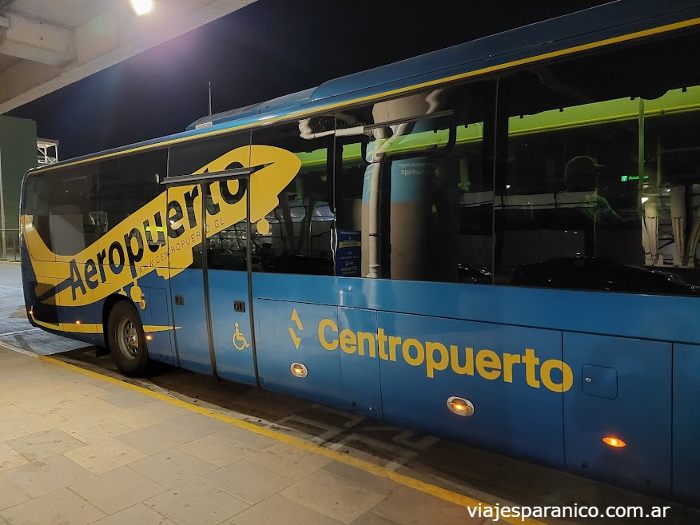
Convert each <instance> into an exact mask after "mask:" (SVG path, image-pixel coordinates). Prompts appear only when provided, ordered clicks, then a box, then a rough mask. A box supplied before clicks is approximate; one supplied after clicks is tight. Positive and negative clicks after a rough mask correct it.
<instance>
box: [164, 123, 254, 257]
mask: <svg viewBox="0 0 700 525" xmlns="http://www.w3.org/2000/svg"><path fill="white" fill-rule="evenodd" d="M249 145H250V133H249V132H244V133H238V134H233V135H224V136H222V137H215V138H211V139H202V140H195V141H192V142H186V143H184V144H180V145H177V146H173V147H172V148H170V157H169V167H168V175H169V176H170V177H176V176H181V175H189V174H192V173H195V172H198V171H200V170H202V169H206V168H205V167H206V166H207V165H208V164H209V163H210V162H212V161H214V160H216V159H218V158H220V157H222V156H223V155H226V154H227V153H230V152H232V151H234V150H236V149H239V148H246V147H248V146H249ZM244 156H246V157H247V154H245V155H244ZM239 167H241V164H240V163H238V162H234V163H231V164H229V165H227V166H226V169H233V168H239ZM214 184H215V185H216V186H217V187H218V186H219V185H220V182H216V183H214ZM192 188H193V187H179V188H173V189H171V190H170V191H191V190H192ZM211 191H212V185H211V184H210V186H209V192H208V198H207V209H214V206H215V205H214V200H213V197H212V195H211ZM214 191H218V189H217V188H214ZM196 207H197V205H196V203H195V205H194V206H192V207H188V208H187V210H186V212H187V214H188V216H189V220H190V223H191V224H200V220H199V217H192V215H193V214H195V213H197V212H196V211H195V208H196ZM200 209H201V208H200ZM216 230H217V231H216V233H213V232H210V233H209V234H208V235H207V267H208V268H211V269H216V270H243V271H244V270H245V269H246V241H245V232H246V223H245V221H240V222H238V223H235V224H230V225H226V227H224V228H223V229H222V228H216ZM201 249H202V248H201V244H199V245H197V246H194V247H193V248H192V250H193V263H192V265H190V268H201V267H202V260H201V258H202V252H201Z"/></svg>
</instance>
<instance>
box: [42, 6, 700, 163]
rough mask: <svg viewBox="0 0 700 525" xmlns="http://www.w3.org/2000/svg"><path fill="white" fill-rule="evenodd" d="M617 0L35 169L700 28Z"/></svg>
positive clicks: (690, 9)
mask: <svg viewBox="0 0 700 525" xmlns="http://www.w3.org/2000/svg"><path fill="white" fill-rule="evenodd" d="M663 4H664V2H659V1H658V0H617V1H613V2H610V3H607V4H603V5H600V6H596V7H591V8H589V9H585V10H583V11H578V12H575V13H571V14H568V15H562V16H559V17H556V18H552V19H549V20H545V21H542V22H537V23H534V24H530V25H527V26H523V27H519V28H516V29H511V30H508V31H505V32H502V33H498V34H495V35H491V36H487V37H483V38H479V39H477V40H473V41H471V42H467V43H463V44H458V45H455V46H452V47H448V48H445V49H441V50H438V51H433V52H430V53H426V54H423V55H419V56H417V57H413V58H409V59H406V60H402V61H399V62H395V63H392V64H388V65H385V66H381V67H376V68H374V69H368V70H366V71H362V72H359V73H355V74H351V75H347V76H344V77H340V78H336V79H334V80H329V81H327V82H324V83H323V84H321V85H320V86H318V87H315V88H310V89H306V90H303V91H299V92H297V93H292V94H289V95H284V96H281V97H278V98H275V99H272V100H268V101H266V102H261V103H258V104H252V105H249V106H245V107H242V108H238V109H234V110H230V111H226V112H223V113H218V114H215V115H210V116H206V117H203V118H201V119H199V120H197V121H195V122H193V123H192V124H191V125H190V126H188V128H187V130H186V131H184V132H180V133H176V134H173V135H168V136H165V137H159V138H155V139H150V140H146V141H143V142H139V143H135V144H131V145H127V146H122V147H118V148H114V149H110V150H106V151H103V152H99V153H93V154H90V155H86V156H82V157H77V158H74V159H69V160H65V161H62V162H59V163H57V164H53V165H50V166H48V167H47V166H43V167H41V168H36V171H44V170H47V169H52V168H54V167H61V166H66V165H70V164H76V163H83V162H88V161H89V160H92V159H97V158H109V157H113V156H116V155H119V154H125V153H130V152H136V151H143V150H147V149H153V148H156V147H159V146H165V145H169V144H174V143H178V142H184V141H188V140H193V139H196V138H199V137H204V136H212V135H219V134H225V133H228V132H230V131H233V130H235V129H244V128H250V127H254V126H257V125H266V124H270V123H273V122H278V121H281V120H285V119H287V118H294V117H297V116H301V115H304V114H311V113H317V112H322V111H330V110H332V109H334V108H336V107H340V106H344V105H348V104H353V103H361V102H368V101H371V100H377V99H380V98H383V97H387V96H391V95H394V94H398V93H402V92H409V91H413V90H417V89H421V88H427V87H429V86H430V85H434V84H437V83H440V82H444V81H446V80H447V81H449V80H455V81H456V80H459V79H464V78H469V77H476V76H478V75H482V74H487V73H491V72H497V71H502V70H505V69H510V68H514V67H517V66H522V65H525V64H527V63H531V62H536V61H539V60H544V59H549V58H556V57H558V56H563V55H567V54H572V53H576V52H580V51H585V50H588V49H594V48H596V47H603V46H605V45H608V44H613V43H618V42H624V41H626V40H633V39H636V38H641V37H645V36H651V35H653V34H660V33H664V32H668V31H672V30H675V29H681V28H683V27H691V26H695V25H699V24H700V0H676V1H675V2H673V4H671V5H672V7H668V6H664V5H663Z"/></svg>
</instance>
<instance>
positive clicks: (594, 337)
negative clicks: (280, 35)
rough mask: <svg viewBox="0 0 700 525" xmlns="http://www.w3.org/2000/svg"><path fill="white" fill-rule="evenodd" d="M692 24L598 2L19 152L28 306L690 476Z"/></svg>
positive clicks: (190, 355) (678, 478)
mask: <svg viewBox="0 0 700 525" xmlns="http://www.w3.org/2000/svg"><path fill="white" fill-rule="evenodd" d="M699 26H700V2H698V1H695V0H693V1H691V0H676V1H674V2H658V1H646V0H645V1H642V0H635V1H628V0H620V1H616V2H610V3H608V4H604V5H601V6H598V7H595V8H591V9H588V10H584V11H580V12H576V13H573V14H570V15H566V16H562V17H559V18H555V19H551V20H547V21H544V22H541V23H537V24H534V25H530V26H526V27H522V28H518V29H515V30H511V31H507V32H504V33H501V34H496V35H493V36H489V37H486V38H482V39H479V40H476V41H473V42H468V43H465V44H462V45H457V46H454V47H450V48H447V49H443V50H440V51H436V52H432V53H428V54H426V55H422V56H418V57H415V58H412V59H409V60H404V61H402V62H398V63H396V64H392V65H388V66H385V67H379V68H376V69H372V70H368V71H364V72H360V73H357V74H353V75H350V76H347V77H343V78H339V79H336V80H331V81H329V82H326V83H324V84H322V85H320V86H318V87H316V88H313V89H309V90H306V91H302V92H299V93H294V94H291V95H287V96H283V97H280V98H277V99H274V100H270V101H267V102H263V103H260V104H256V105H253V106H249V107H245V108H241V109H237V110H233V111H229V112H226V113H222V114H218V115H213V116H207V117H204V118H202V119H201V120H199V121H197V122H195V123H193V124H192V125H191V126H190V127H189V129H188V130H186V131H185V132H182V133H179V134H175V135H171V136H167V137H164V138H159V139H155V140H150V141H146V142H142V143H138V144H134V145H130V146H126V147H122V148H117V149H114V150H109V151H105V152H101V153H97V154H94V155H88V156H85V157H80V158H76V159H72V160H68V161H65V162H61V163H59V164H56V165H51V166H44V167H41V168H37V169H35V170H32V171H30V172H29V173H28V174H27V175H26V176H25V178H24V181H23V197H22V203H21V218H20V220H21V228H22V271H23V281H24V293H25V298H26V307H27V314H28V316H29V318H30V320H31V322H32V323H33V324H34V325H35V326H38V327H41V328H44V329H46V330H48V331H50V332H54V333H57V334H61V335H65V336H68V337H72V338H75V339H78V340H81V341H85V342H87V343H91V344H93V345H97V346H104V347H107V348H109V350H110V352H111V354H112V356H113V358H114V360H115V361H116V364H117V365H118V367H119V369H120V370H121V371H122V372H123V373H124V374H127V375H138V374H141V373H143V372H144V370H145V367H146V365H147V363H148V361H149V360H155V361H161V362H165V363H170V364H172V365H176V366H181V367H184V368H187V369H190V370H193V371H196V372H200V373H204V374H211V375H214V376H216V377H219V378H222V379H225V380H230V381H236V382H240V383H244V384H249V385H257V386H259V387H261V388H265V389H270V390H274V391H277V392H282V393H287V394H290V395H294V396H300V397H304V398H307V399H311V400H314V401H317V402H320V403H325V404H327V405H331V406H334V407H339V408H341V409H343V410H347V411H351V412H355V413H359V414H362V415H366V416H368V417H371V418H376V419H378V420H383V421H386V422H388V423H392V424H396V425H402V426H406V427H411V428H417V429H421V430H423V431H425V432H429V433H433V434H435V435H439V436H443V437H446V438H449V439H453V440H458V441H462V442H466V443H469V444H472V445H475V446H478V447H482V448H485V449H489V450H492V451H496V452H499V453H502V454H507V455H510V456H514V457H519V458H524V459H527V460H530V461H533V462H538V463H541V464H545V465H549V466H553V467H556V468H560V469H564V470H567V471H571V472H575V473H578V474H581V475H584V476H591V477H595V478H598V479H603V480H606V481H609V482H612V483H615V484H618V485H621V486H625V487H630V488H633V489H636V490H639V491H644V492H650V493H654V494H657V495H661V496H663V497H667V498H674V499H676V500H679V501H685V502H690V503H694V504H700V496H699V495H700V453H699V452H698V450H699V449H698V443H700V415H699V414H700V412H699V411H698V410H697V402H698V400H700V266H699V263H700V261H699V259H698V257H699V252H698V244H699V241H700V67H698V62H697V56H698V55H697V53H698V52H699V51H700V32H699V31H698V27H699ZM693 57H696V58H693Z"/></svg>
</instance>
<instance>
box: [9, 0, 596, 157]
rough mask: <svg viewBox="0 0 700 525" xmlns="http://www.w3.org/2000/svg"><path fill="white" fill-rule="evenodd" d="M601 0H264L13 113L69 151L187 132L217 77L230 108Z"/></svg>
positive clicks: (218, 107) (216, 87)
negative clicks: (36, 126)
mask: <svg viewBox="0 0 700 525" xmlns="http://www.w3.org/2000/svg"><path fill="white" fill-rule="evenodd" d="M157 1H158V0H157ZM601 3H605V2H604V1H591V0H567V1H566V2H562V1H561V0H552V1H535V2H521V3H520V6H518V5H517V4H515V3H513V2H503V1H501V2H498V1H491V2H470V1H457V0H431V1H430V2H402V1H391V2H390V1H381V0H374V1H367V0H296V1H293V2H291V1H289V0H258V1H257V2H255V3H254V4H252V5H250V6H248V7H246V8H244V9H242V10H239V11H237V12H234V13H232V14H231V15H229V16H227V17H224V18H222V19H219V20H217V21H215V22H212V23H210V24H208V25H206V26H203V27H201V28H199V29H197V30H195V31H192V32H190V33H188V34H185V35H183V36H181V37H179V38H176V39H174V40H171V41H169V42H166V43H164V44H162V45H160V46H158V47H156V48H153V49H151V50H149V51H146V52H144V53H142V54H140V55H137V56H135V57H133V58H131V59H129V60H127V61H125V62H122V63H120V64H117V65H115V66H113V67H111V68H109V69H106V70H104V71H101V72H99V73H97V74H95V75H93V76H91V77H89V78H86V79H84V80H82V81H80V82H77V83H75V84H72V85H70V86H68V87H65V88H63V89H62V90H60V91H57V92H54V93H52V94H50V95H47V96H45V97H43V98H41V99H39V100H36V101H34V102H32V103H30V104H27V105H25V106H23V107H21V108H18V109H16V110H14V111H12V112H10V115H14V116H19V117H27V118H31V119H33V120H36V121H37V124H38V130H39V135H40V136H42V137H46V138H53V139H59V140H60V143H61V144H60V152H59V153H60V157H61V159H66V158H70V157H74V156H77V155H82V154H86V153H90V152H94V151H99V150H102V149H106V148H111V147H115V146H120V145H123V144H128V143H132V142H137V141H139V140H143V139H148V138H152V137H157V136H161V135H167V134H169V133H175V132H178V131H183V130H184V129H185V128H186V127H187V125H188V124H190V123H191V122H192V121H194V120H196V119H198V118H199V117H201V116H203V115H205V114H207V112H208V109H207V103H208V102H207V83H208V81H210V80H211V82H212V85H213V106H214V112H219V111H225V110H228V109H232V108H236V107H240V106H244V105H248V104H251V103H255V102H261V101H264V100H268V99H271V98H274V97H277V96H280V95H284V94H286V93H291V92H294V91H298V90H301V89H305V88H308V87H312V86H315V85H318V84H320V83H322V82H324V81H326V80H329V79H332V78H335V77H339V76H342V75H347V74H350V73H354V72H357V71H361V70H363V69H367V68H371V67H375V66H379V65H382V64H387V63H390V62H394V61H396V60H401V59H403V58H408V57H411V56H415V55H419V54H421V53H426V52H428V51H433V50H435V49H440V48H443V47H446V46H450V45H454V44H459V43H461V42H466V41H469V40H473V39H475V38H478V37H480V36H484V35H488V34H493V33H497V32H500V31H503V30H506V29H509V28H512V27H518V26H521V25H525V24H527V23H532V22H535V21H538V20H543V19H547V18H551V17H553V16H557V15H560V14H563V13H565V12H570V11H576V10H579V9H583V8H586V7H589V6H592V5H596V4H601ZM426 6H429V7H426ZM152 16H157V12H154V13H153V15H152Z"/></svg>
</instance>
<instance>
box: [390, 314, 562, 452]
mask: <svg viewBox="0 0 700 525" xmlns="http://www.w3.org/2000/svg"><path fill="white" fill-rule="evenodd" d="M378 325H379V328H380V329H383V330H384V332H385V333H386V334H389V335H392V336H399V337H401V339H402V341H403V343H402V344H401V345H399V346H397V347H396V351H395V352H394V351H392V350H391V340H389V341H388V346H389V359H388V360H383V361H382V362H381V391H382V400H383V406H384V418H385V420H386V421H387V422H389V423H394V424H398V425H404V426H405V425H408V426H411V427H414V428H420V429H422V430H425V431H427V432H430V433H434V434H437V435H442V436H445V437H447V438H451V439H455V440H460V441H466V442H468V443H471V444H475V445H479V446H482V447H484V448H487V449H490V450H494V451H497V452H501V453H506V454H510V455H517V456H521V457H526V458H530V459H534V460H537V461H540V462H544V463H547V464H550V465H562V464H563V462H564V450H563V435H562V426H563V425H562V395H561V393H560V392H554V391H551V390H549V389H547V388H545V387H544V385H543V384H541V382H540V381H539V380H538V379H537V375H538V370H537V368H536V367H535V366H533V364H534V361H533V362H532V363H533V364H531V366H530V370H531V371H530V373H528V372H526V367H525V365H524V364H522V363H519V364H513V361H515V360H520V359H521V358H522V356H523V355H525V352H526V349H530V350H531V351H532V352H531V353H530V355H532V354H535V355H536V358H537V359H539V362H540V363H542V362H544V361H547V360H555V361H556V362H560V360H561V354H562V350H561V333H560V332H557V331H547V330H536V329H529V328H517V327H511V326H501V325H493V324H487V323H475V322H469V321H456V320H450V319H441V318H434V317H432V318H431V317H423V316H415V315H406V314H393V313H387V312H379V314H378ZM409 339H413V340H414V341H417V342H420V343H421V344H422V345H423V348H424V350H425V351H424V354H425V355H424V356H421V355H420V354H421V351H420V350H416V346H415V342H414V341H411V342H410V343H409V344H408V345H407V343H408V341H407V340H409ZM429 342H440V343H442V344H443V345H444V346H446V347H447V348H448V349H449V350H450V354H452V352H453V351H454V352H455V353H457V354H458V359H456V360H455V357H454V356H452V355H450V358H449V363H446V362H445V361H444V355H443V356H441V355H440V353H439V352H435V353H432V357H429V356H431V351H428V344H429ZM409 347H410V348H409ZM481 351H485V353H484V354H481V355H482V357H481V358H480V357H475V360H472V359H471V358H470V354H471V355H474V356H477V354H478V353H480V352H481ZM494 354H495V355H497V356H498V360H499V362H498V363H495V362H494V360H493V359H489V360H487V359H485V357H486V356H490V357H491V358H493V355H494ZM506 354H508V357H506ZM516 356H519V357H516ZM421 357H423V358H422V359H421ZM429 359H431V360H432V362H433V363H440V364H439V365H436V366H435V370H433V371H430V369H429V367H428V364H427V363H428V360H429ZM507 360H508V361H509V363H510V364H506V361H507ZM474 361H476V365H475V363H474ZM486 361H490V366H485V364H486ZM455 368H457V369H458V370H460V369H461V371H460V373H457V372H456V371H455ZM430 375H433V377H432V378H431V377H430ZM528 375H529V376H530V379H529V380H528V378H527V376H528ZM552 377H554V375H553V376H552ZM451 396H458V397H461V398H463V399H466V400H468V401H470V402H471V403H472V404H473V406H474V413H473V415H471V416H459V415H456V414H453V413H452V412H451V411H450V410H449V409H448V406H447V402H448V398H450V397H451Z"/></svg>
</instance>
